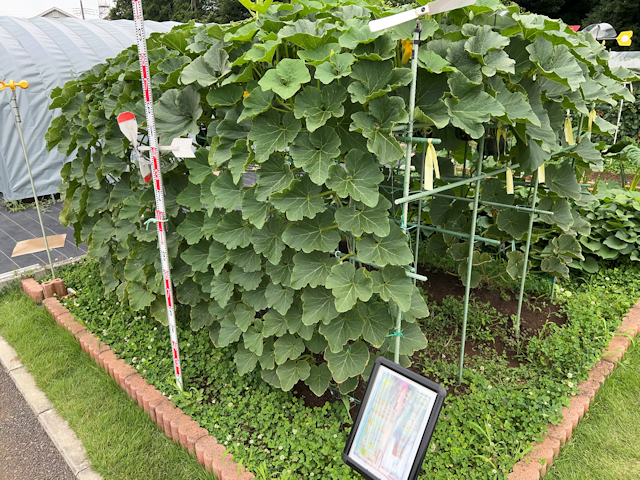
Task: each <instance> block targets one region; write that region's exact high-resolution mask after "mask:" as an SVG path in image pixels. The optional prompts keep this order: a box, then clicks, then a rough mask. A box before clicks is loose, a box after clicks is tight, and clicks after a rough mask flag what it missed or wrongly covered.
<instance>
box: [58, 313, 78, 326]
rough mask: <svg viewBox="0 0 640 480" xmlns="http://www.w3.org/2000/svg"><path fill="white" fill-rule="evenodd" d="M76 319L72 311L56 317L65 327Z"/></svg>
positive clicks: (59, 323)
mask: <svg viewBox="0 0 640 480" xmlns="http://www.w3.org/2000/svg"><path fill="white" fill-rule="evenodd" d="M75 321H76V319H75V318H73V315H71V314H70V313H63V314H61V315H58V317H57V318H56V323H57V324H58V325H60V326H61V327H64V328H67V325H69V324H70V323H72V322H75Z"/></svg>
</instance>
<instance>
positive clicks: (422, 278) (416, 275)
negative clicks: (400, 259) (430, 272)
mask: <svg viewBox="0 0 640 480" xmlns="http://www.w3.org/2000/svg"><path fill="white" fill-rule="evenodd" d="M334 255H335V256H336V257H337V258H342V257H344V256H345V255H344V254H343V253H342V252H335V253H334ZM349 259H353V260H354V261H355V262H358V263H361V264H363V265H368V266H369V267H373V268H380V269H381V268H383V267H381V266H380V265H376V264H375V263H372V262H363V261H362V260H360V259H359V258H358V257H356V256H355V255H351V257H349ZM405 268H407V267H405ZM409 268H410V267H409ZM405 273H406V274H407V277H409V278H415V279H416V280H420V281H421V282H426V281H427V280H429V279H428V278H427V277H425V276H424V275H420V274H419V273H413V272H411V271H409V270H406V269H405Z"/></svg>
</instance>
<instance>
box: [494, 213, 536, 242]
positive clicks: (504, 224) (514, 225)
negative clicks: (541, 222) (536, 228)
mask: <svg viewBox="0 0 640 480" xmlns="http://www.w3.org/2000/svg"><path fill="white" fill-rule="evenodd" d="M498 228H499V229H500V230H502V231H503V232H507V233H508V234H509V235H511V237H513V238H514V239H515V240H520V239H521V238H522V237H523V236H524V234H525V233H527V231H528V230H529V214H528V213H522V212H518V211H516V210H511V209H507V210H503V211H501V212H500V213H498Z"/></svg>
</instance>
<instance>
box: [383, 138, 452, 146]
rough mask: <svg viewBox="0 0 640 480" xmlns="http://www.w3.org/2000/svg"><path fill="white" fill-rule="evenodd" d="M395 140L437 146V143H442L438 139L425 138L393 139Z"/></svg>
mask: <svg viewBox="0 0 640 480" xmlns="http://www.w3.org/2000/svg"><path fill="white" fill-rule="evenodd" d="M394 138H395V139H396V140H399V141H401V142H413V143H429V142H431V143H433V144H434V145H437V144H439V143H442V140H441V139H439V138H425V137H412V136H408V137H394Z"/></svg>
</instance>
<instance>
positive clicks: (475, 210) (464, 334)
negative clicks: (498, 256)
mask: <svg viewBox="0 0 640 480" xmlns="http://www.w3.org/2000/svg"><path fill="white" fill-rule="evenodd" d="M483 156H484V136H482V138H480V143H479V145H478V164H477V167H476V172H475V174H476V177H475V178H476V179H477V180H476V186H475V190H474V192H473V213H472V214H471V230H470V231H469V256H468V259H467V281H466V282H465V286H464V313H463V314H462V342H461V345H460V372H459V375H458V385H460V384H462V369H463V367H464V344H465V341H466V339H467V317H468V315H469V295H470V294H471V272H472V270H473V246H474V244H475V234H476V220H477V216H478V203H479V202H478V200H479V199H480V183H481V182H482V157H483Z"/></svg>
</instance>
